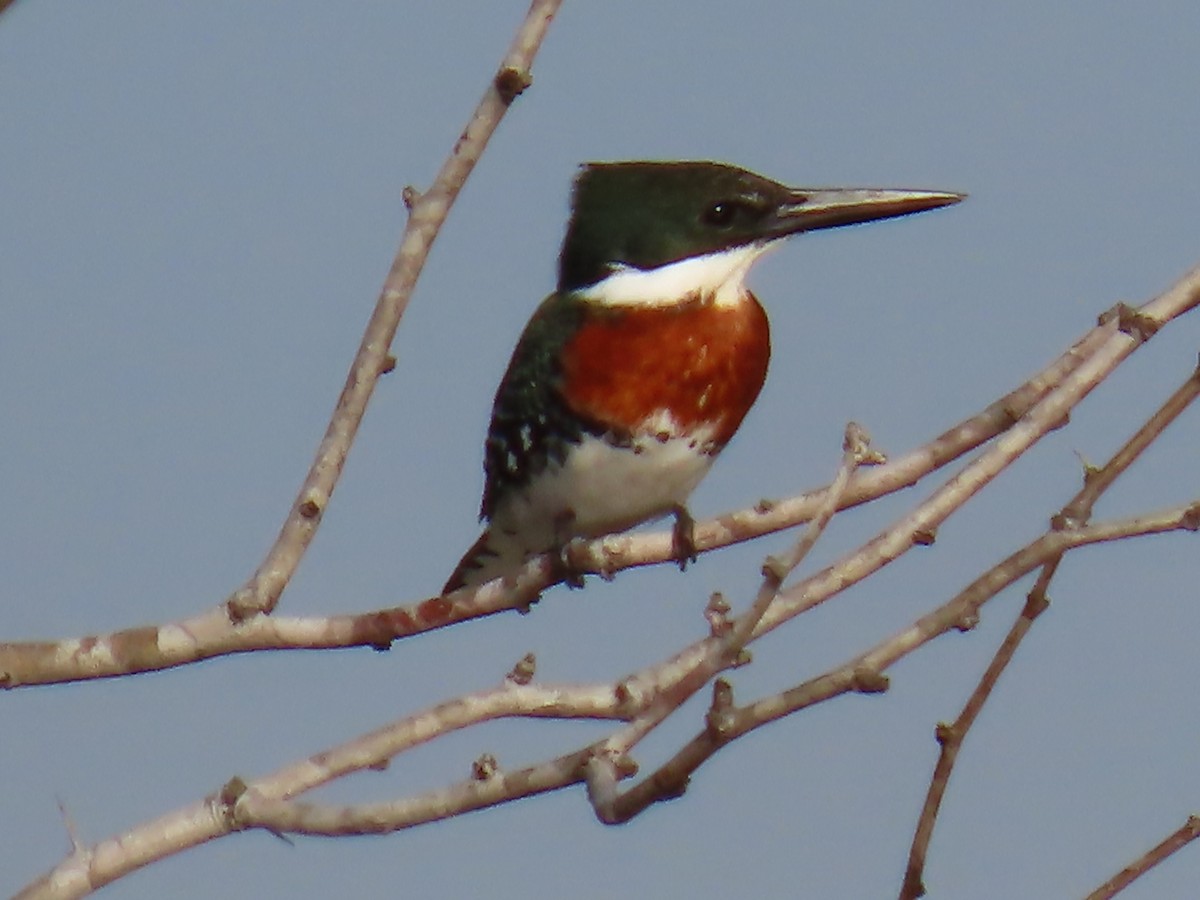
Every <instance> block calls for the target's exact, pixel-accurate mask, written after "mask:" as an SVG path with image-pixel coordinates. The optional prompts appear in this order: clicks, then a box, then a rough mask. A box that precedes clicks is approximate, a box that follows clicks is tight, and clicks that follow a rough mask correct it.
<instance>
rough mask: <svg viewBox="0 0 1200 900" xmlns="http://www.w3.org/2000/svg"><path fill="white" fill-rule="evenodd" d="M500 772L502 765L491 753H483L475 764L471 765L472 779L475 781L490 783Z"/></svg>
mask: <svg viewBox="0 0 1200 900" xmlns="http://www.w3.org/2000/svg"><path fill="white" fill-rule="evenodd" d="M499 771H500V763H499V762H497V761H496V757H495V756H493V755H492V754H491V753H481V754H480V755H479V758H478V759H476V760H475V762H473V763H471V779H472V780H473V781H490V780H491V779H493V778H495V777H496V773H497V772H499Z"/></svg>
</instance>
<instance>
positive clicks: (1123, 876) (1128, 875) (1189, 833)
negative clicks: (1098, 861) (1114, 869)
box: [1084, 815, 1200, 900]
mask: <svg viewBox="0 0 1200 900" xmlns="http://www.w3.org/2000/svg"><path fill="white" fill-rule="evenodd" d="M1198 837H1200V816H1195V815H1192V816H1188V817H1187V821H1186V822H1184V823H1183V824H1182V825H1180V826H1179V828H1177V829H1176V830H1175V831H1174V832H1172V833H1171V834H1170V835H1169V836H1168V837H1167V838H1165V839H1164V840H1163V841H1162V842H1161V843H1159V844H1158V845H1157V846H1155V847H1152V848H1151V849H1149V850H1147V851H1146V852H1145V853H1143V854H1142V855H1141V856H1140V857H1138V858H1137V859H1136V860H1134V861H1133V862H1131V863H1130V864H1129V865H1127V866H1126V867H1125V868H1123V869H1122V870H1121V871H1120V872H1118V873H1117V874H1116V875H1114V876H1113V877H1112V878H1110V879H1109V880H1108V881H1106V882H1104V884H1102V885H1100V887H1098V888H1096V890H1094V891H1092V892H1091V893H1090V894H1088V895H1087V897H1085V898H1084V900H1109V898H1111V897H1115V896H1116V895H1117V894H1119V893H1120V892H1121V891H1123V890H1125V888H1127V887H1129V885H1131V884H1132V883H1133V882H1134V881H1135V880H1137V879H1138V878H1140V877H1141V876H1143V875H1145V874H1146V873H1147V872H1149V871H1150V870H1151V869H1153V868H1154V867H1155V866H1157V865H1158V864H1159V863H1160V862H1162V861H1163V860H1164V859H1166V858H1167V857H1168V856H1170V855H1171V854H1173V853H1176V852H1178V851H1179V850H1182V849H1183V848H1184V847H1186V846H1187V845H1188V844H1190V843H1191V842H1192V841H1194V840H1195V839H1196V838H1198Z"/></svg>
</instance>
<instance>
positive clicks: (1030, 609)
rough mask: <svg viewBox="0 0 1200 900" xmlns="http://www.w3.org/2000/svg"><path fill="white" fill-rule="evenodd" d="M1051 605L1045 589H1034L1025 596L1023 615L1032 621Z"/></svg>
mask: <svg viewBox="0 0 1200 900" xmlns="http://www.w3.org/2000/svg"><path fill="white" fill-rule="evenodd" d="M1049 606H1050V598H1049V597H1047V596H1046V592H1045V591H1042V590H1032V591H1030V592H1029V594H1028V596H1026V597H1025V608H1024V609H1022V610H1021V617H1022V618H1025V619H1028V620H1029V621H1030V622H1032V621H1033V620H1034V619H1036V618H1037V617H1038V616H1040V615H1041V614H1042V613H1044V612H1045V611H1046V609H1047V608H1048V607H1049Z"/></svg>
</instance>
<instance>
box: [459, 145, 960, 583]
mask: <svg viewBox="0 0 1200 900" xmlns="http://www.w3.org/2000/svg"><path fill="white" fill-rule="evenodd" d="M964 196H965V195H963V194H959V193H952V192H948V191H925V190H890V189H875V188H867V189H863V188H794V187H788V186H786V185H784V184H781V183H779V182H776V181H773V180H771V179H769V178H765V177H763V176H762V175H758V174H755V173H754V172H751V171H749V170H747V169H744V168H740V167H738V166H734V165H730V164H727V163H721V162H713V161H624V162H592V163H584V164H583V165H581V166H580V167H579V170H578V173H577V175H576V177H575V181H574V187H573V191H572V195H571V211H570V217H569V220H568V223H567V228H566V235H565V237H564V239H563V243H562V248H561V251H560V253H559V258H558V283H557V287H556V288H555V290H554V292H553V293H551V294H550V295H549V296H548V297H546V299H545V300H544V301H542V303H541V305H540V306H538V308H537V310H536V311H535V312H534V313H533V316H532V317H531V318H530V320H529V322H528V323H527V324H526V326H525V329H524V331H523V332H522V334H521V336H520V338H519V339H518V341H517V345H516V348H515V349H514V351H513V354H512V357H511V359H510V361H509V363H508V368H507V370H506V371H505V373H504V376H503V378H502V379H501V381H500V385H499V387H498V388H497V390H496V395H495V400H494V403H493V407H492V416H491V424H490V426H489V428H488V432H487V438H486V441H485V444H484V473H485V484H484V490H483V500H482V503H481V506H480V521H481V522H483V523H485V525H484V530H483V533H482V534H481V535H480V537H479V539H478V540H477V541H476V542H475V544H474V545H472V547H471V548H470V549H469V550H468V551H467V552H466V554H465V555H464V556H463V557H462V560H461V561H460V562H459V564H458V566H457V567H456V568H455V570H454V572H453V574H451V576H450V578H449V579H448V580H447V582H446V585H445V587H444V588H443V594H447V593H450V592H452V591H455V590H458V589H460V588H464V587H473V586H478V585H481V584H483V583H486V582H489V581H492V580H494V579H496V578H500V577H511V576H512V575H514V574H515V573H516V572H518V571H519V570H520V568H521V567H522V566H523V565H524V563H525V562H526V561H527V560H528V558H529V557H530V556H533V555H535V554H540V553H546V552H550V551H555V550H557V551H560V552H561V551H562V550H563V548H565V547H566V546H567V545H568V544H569V542H570V541H571V540H573V539H576V538H593V537H598V536H601V535H605V534H611V533H615V532H620V531H625V530H627V529H629V528H632V527H634V526H636V525H639V524H641V523H644V522H648V521H652V520H655V519H659V518H664V517H666V516H669V515H672V514H674V515H675V516H676V526H677V527H676V551H677V554H679V562H680V564H681V565H683V564H684V562H685V560H686V558H687V556H688V555H691V553H692V551H691V548H690V544H689V542H688V538H689V537H690V531H689V530H688V528H689V527H690V522H691V520H690V516H688V514H687V507H686V502H687V499H688V497H689V495H690V494H691V493H692V491H693V490H694V489H695V488H696V486H697V485H698V484H699V483H700V480H701V479H702V478H703V477H704V476H705V474H706V473H707V472H708V470H709V468H710V467H711V466H712V463H713V460H714V459H715V458H716V457H717V455H718V454H719V453H720V452H721V450H722V449H723V448H724V447H725V445H726V444H728V443H729V440H730V439H731V438H732V437H733V435H734V433H735V432H736V431H737V430H738V427H739V426H740V425H741V424H742V420H743V418H744V417H745V416H746V413H747V412H748V411H749V410H750V407H751V406H752V405H753V404H754V401H755V400H756V399H757V397H758V394H759V391H760V390H761V389H762V386H763V383H764V381H765V379H766V375H767V364H768V360H769V358H770V353H771V341H770V328H769V325H768V321H767V316H766V313H765V311H764V310H763V307H762V306H761V305H760V304H759V302H758V299H757V298H756V297H755V296H754V294H752V293H751V292H750V290H749V289H748V288H747V287H746V285H745V278H746V275H747V273H748V271H749V270H750V267H751V266H752V265H753V264H754V263H755V261H756V260H758V259H759V258H760V257H762V255H763V254H764V253H766V252H767V251H768V250H770V249H772V248H774V247H775V246H777V245H778V244H780V243H782V242H783V240H784V239H785V238H788V237H790V236H792V235H795V234H799V233H801V232H805V231H815V230H817V229H823V228H836V227H839V226H842V225H852V224H856V223H860V222H868V221H871V220H876V219H887V218H892V217H895V216H904V215H908V214H910V213H916V212H922V211H924V210H932V209H936V208H938V207H944V206H949V205H951V204H954V203H957V202H959V201H960V200H962V199H963V197H964Z"/></svg>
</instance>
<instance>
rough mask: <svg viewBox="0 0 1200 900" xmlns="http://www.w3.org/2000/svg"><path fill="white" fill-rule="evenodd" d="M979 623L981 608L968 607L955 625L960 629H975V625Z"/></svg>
mask: <svg viewBox="0 0 1200 900" xmlns="http://www.w3.org/2000/svg"><path fill="white" fill-rule="evenodd" d="M978 624H979V610H978V609H975V608H971V609H968V610H967V611H966V612H964V613H963V614H962V615H961V616H959V617H958V620H957V621H956V622H955V623H954V627H955V628H956V629H957V630H958V631H964V632H965V631H974V630H975V626H976V625H978Z"/></svg>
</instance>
